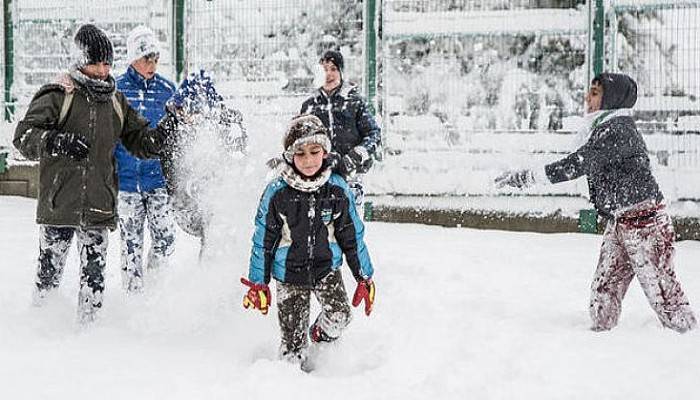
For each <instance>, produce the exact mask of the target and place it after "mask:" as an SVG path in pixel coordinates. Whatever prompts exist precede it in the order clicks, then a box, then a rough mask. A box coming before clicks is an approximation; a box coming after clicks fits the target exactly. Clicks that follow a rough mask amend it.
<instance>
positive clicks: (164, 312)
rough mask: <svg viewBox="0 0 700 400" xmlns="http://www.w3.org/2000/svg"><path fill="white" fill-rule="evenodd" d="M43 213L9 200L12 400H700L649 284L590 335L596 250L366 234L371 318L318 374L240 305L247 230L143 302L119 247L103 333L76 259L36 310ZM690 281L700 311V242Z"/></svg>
mask: <svg viewBox="0 0 700 400" xmlns="http://www.w3.org/2000/svg"><path fill="white" fill-rule="evenodd" d="M34 205H35V203H34V200H31V199H25V198H18V197H1V198H0V254H2V255H3V263H2V276H1V277H0V321H1V323H0V398H2V399H48V398H51V399H71V400H75V399H84V398H100V399H125V398H134V399H164V398H167V399H195V398H197V399H232V398H243V397H258V398H259V397H262V398H273V399H274V398H290V399H296V398H299V399H329V398H333V399H351V398H363V399H429V398H436V399H438V398H439V399H463V398H474V399H513V398H521V399H531V398H532V399H535V398H537V399H621V398H634V399H659V398H667V399H670V398H694V397H695V396H696V395H695V393H696V392H697V371H698V370H700V335H699V334H698V332H697V331H695V332H691V333H688V334H686V335H678V334H676V333H674V332H672V331H669V330H664V329H662V328H661V327H660V324H659V323H658V322H657V320H656V318H655V316H654V314H653V313H652V311H651V309H650V307H649V306H648V305H647V304H646V301H645V299H644V298H643V295H642V293H641V290H639V286H638V284H636V283H633V284H632V286H631V288H630V292H629V293H628V296H627V299H626V301H625V303H624V309H623V315H622V319H621V323H620V326H619V327H617V329H615V330H614V331H612V332H608V333H594V332H591V331H589V330H588V324H589V320H588V315H587V308H586V306H587V301H588V287H589V283H590V282H589V281H590V279H591V276H592V273H593V268H594V265H595V262H596V259H597V249H598V246H599V242H600V237H599V236H594V235H584V234H549V235H544V234H534V233H510V232H498V231H479V230H471V229H457V228H453V229H449V228H439V227H428V226H420V225H400V224H385V223H373V222H370V223H368V224H367V240H368V243H369V246H370V251H371V254H372V257H373V261H374V263H375V266H376V271H377V273H376V276H375V280H376V282H377V302H376V305H375V311H374V313H373V314H372V315H371V317H369V318H367V317H365V316H364V314H363V313H362V312H361V310H359V309H355V311H354V318H355V319H354V320H353V322H352V324H351V325H350V326H349V328H348V330H347V331H346V334H345V336H344V337H343V339H342V340H341V341H340V343H338V344H337V345H334V346H333V347H332V348H330V349H328V351H327V352H326V353H324V355H323V356H322V357H321V360H320V367H319V369H318V370H317V371H315V372H313V373H312V374H309V375H307V374H305V373H303V372H301V371H299V369H298V368H297V367H295V366H292V365H289V364H286V363H285V362H282V361H278V360H277V359H276V352H277V341H278V333H277V321H276V311H277V310H276V307H273V309H272V311H273V312H272V313H270V314H269V315H268V316H266V317H263V316H261V315H260V314H259V313H254V312H249V311H245V310H244V309H243V308H242V307H241V305H240V304H241V301H240V300H241V296H242V294H243V288H242V287H241V285H240V284H239V283H238V277H239V276H241V275H243V274H245V273H246V268H247V251H248V242H249V237H250V234H251V233H252V230H251V229H249V228H252V226H251V225H250V224H249V225H248V226H245V227H243V228H242V229H240V233H239V234H237V235H239V236H241V238H240V240H236V241H234V242H231V243H232V244H230V245H228V246H226V245H224V246H223V248H222V249H221V254H220V255H219V256H218V257H213V258H214V259H213V260H210V261H208V262H207V263H206V264H205V265H198V264H197V262H196V255H197V251H196V250H197V246H196V244H197V243H196V242H195V241H194V240H192V239H191V238H189V237H187V236H186V235H185V234H184V233H181V234H180V236H179V237H178V243H177V250H176V253H175V255H174V260H173V265H172V266H171V268H170V269H169V270H165V271H162V272H161V273H160V274H159V275H158V276H156V277H150V279H149V281H148V283H149V285H148V286H147V288H146V293H145V294H144V295H143V296H136V297H126V296H125V294H124V291H123V290H122V289H121V287H120V277H119V271H118V263H119V258H118V236H117V234H116V232H115V233H113V234H112V235H111V237H110V240H111V242H110V248H109V258H108V268H107V291H106V297H105V307H104V310H103V313H102V319H101V320H100V321H99V322H98V323H97V324H95V325H94V326H92V327H90V328H89V329H85V330H81V329H78V327H77V326H76V325H75V322H74V317H75V308H76V304H75V303H76V297H77V284H78V270H77V265H76V263H77V257H76V256H75V249H74V248H72V249H71V253H70V256H69V260H68V265H67V268H66V273H65V276H64V280H63V284H62V286H61V287H60V289H59V291H58V293H57V296H56V297H54V298H53V299H52V302H51V303H49V304H48V305H47V306H46V307H44V308H33V307H31V306H30V293H31V284H32V281H33V277H34V269H35V264H36V262H35V260H36V256H37V254H36V253H37V229H36V225H35V224H34V222H33V219H34ZM222 233H223V232H222ZM676 269H677V273H678V275H679V277H680V279H681V282H682V283H683V284H684V287H685V289H686V292H687V293H688V296H689V298H690V301H691V303H692V304H693V305H694V306H696V307H697V305H698V304H700V303H699V302H700V243H698V242H681V243H679V244H678V252H677V268H676ZM348 279H350V276H349V275H348V274H346V285H347V287H348V290H353V289H354V285H352V284H350V282H349V281H348ZM273 296H274V292H273Z"/></svg>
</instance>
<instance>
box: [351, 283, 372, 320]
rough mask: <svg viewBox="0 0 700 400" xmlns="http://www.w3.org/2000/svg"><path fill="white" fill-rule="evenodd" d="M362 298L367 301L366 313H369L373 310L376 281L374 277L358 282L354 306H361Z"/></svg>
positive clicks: (353, 298)
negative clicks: (373, 280) (373, 279)
mask: <svg viewBox="0 0 700 400" xmlns="http://www.w3.org/2000/svg"><path fill="white" fill-rule="evenodd" d="M362 300H364V301H365V314H367V315H369V314H370V313H371V312H372V304H374V282H372V278H369V279H363V280H361V281H359V282H357V289H355V295H354V296H352V306H353V307H357V306H359V305H360V303H362Z"/></svg>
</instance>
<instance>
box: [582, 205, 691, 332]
mask: <svg viewBox="0 0 700 400" xmlns="http://www.w3.org/2000/svg"><path fill="white" fill-rule="evenodd" d="M674 241H675V234H674V231H673V224H672V222H671V218H670V217H669V216H668V214H667V213H666V212H665V210H664V206H663V205H657V204H653V203H642V204H638V205H635V206H633V207H631V208H630V209H629V210H626V211H625V212H624V213H623V214H622V215H620V216H619V217H617V218H616V219H614V220H611V221H609V222H608V224H607V227H606V228H605V233H604V234H603V245H602V246H601V249H600V259H599V261H598V268H597V269H596V271H595V276H594V278H593V283H592V284H591V303H590V313H591V318H592V320H593V326H592V327H591V329H593V330H596V331H601V330H609V329H611V328H613V327H614V326H615V325H617V321H618V319H619V317H620V311H621V309H622V299H623V298H624V297H625V293H626V292H627V288H628V287H629V284H630V282H631V281H632V278H633V277H634V276H636V277H637V279H638V280H639V283H640V284H641V286H642V290H643V291H644V294H645V295H646V297H647V300H648V301H649V304H650V305H651V307H652V308H653V309H654V311H655V312H656V315H657V316H658V317H659V320H660V321H661V324H662V325H663V326H664V327H667V328H671V329H673V330H675V331H677V332H681V333H682V332H685V331H688V330H690V329H693V328H694V327H695V325H696V319H695V315H694V314H693V311H692V309H691V308H690V306H689V304H688V299H687V298H686V296H685V293H683V289H681V284H680V282H678V279H677V278H676V274H675V273H674V271H673V256H674V247H673V243H674Z"/></svg>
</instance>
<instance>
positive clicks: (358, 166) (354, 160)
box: [340, 146, 369, 175]
mask: <svg viewBox="0 0 700 400" xmlns="http://www.w3.org/2000/svg"><path fill="white" fill-rule="evenodd" d="M368 162H369V152H368V151H367V149H366V148H365V146H355V147H353V148H352V149H350V151H349V152H348V154H346V155H344V156H343V159H342V160H341V164H342V165H341V168H340V169H341V170H343V172H344V174H345V175H352V174H354V173H356V172H366V168H364V166H365V164H367V163H368Z"/></svg>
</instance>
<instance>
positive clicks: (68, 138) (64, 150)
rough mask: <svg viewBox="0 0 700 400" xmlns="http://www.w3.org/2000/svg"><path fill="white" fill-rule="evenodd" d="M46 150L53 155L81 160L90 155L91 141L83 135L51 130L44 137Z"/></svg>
mask: <svg viewBox="0 0 700 400" xmlns="http://www.w3.org/2000/svg"><path fill="white" fill-rule="evenodd" d="M44 143H45V149H46V152H47V153H48V154H49V155H51V156H54V157H56V156H67V157H69V158H71V159H73V160H76V161H79V160H82V159H84V158H85V157H87V156H88V153H89V152H90V143H89V142H88V141H87V139H86V138H85V137H83V136H81V135H78V134H76V133H71V132H61V131H57V130H51V131H49V132H48V133H47V134H46V138H45V139H44Z"/></svg>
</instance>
